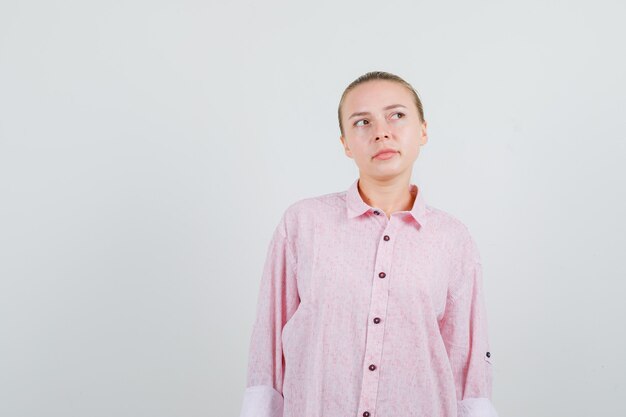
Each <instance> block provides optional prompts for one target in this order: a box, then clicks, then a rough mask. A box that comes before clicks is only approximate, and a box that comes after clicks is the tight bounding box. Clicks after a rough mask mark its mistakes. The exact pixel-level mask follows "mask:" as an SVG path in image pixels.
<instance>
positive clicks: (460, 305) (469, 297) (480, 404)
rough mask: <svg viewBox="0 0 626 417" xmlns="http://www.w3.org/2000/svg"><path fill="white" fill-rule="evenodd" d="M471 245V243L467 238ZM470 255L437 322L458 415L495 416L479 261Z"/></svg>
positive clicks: (467, 416)
mask: <svg viewBox="0 0 626 417" xmlns="http://www.w3.org/2000/svg"><path fill="white" fill-rule="evenodd" d="M471 244H472V245H475V244H474V242H473V241H471ZM472 253H474V254H475V256H474V257H472V258H471V260H470V261H469V262H466V264H468V267H465V268H463V270H464V272H463V273H462V275H463V277H462V279H461V280H460V281H459V282H460V284H459V286H458V288H456V291H455V292H453V293H450V294H449V296H448V299H447V303H446V309H445V312H444V316H443V319H442V321H441V323H440V331H441V336H442V338H443V341H444V344H445V346H446V350H447V352H448V357H449V359H450V366H451V368H452V373H453V375H454V381H455V385H456V396H457V405H458V417H497V413H496V410H495V408H494V407H493V404H492V402H491V391H492V375H493V374H492V365H493V356H492V355H491V352H490V348H489V338H488V334H487V315H486V308H485V300H484V294H483V283H482V264H481V262H480V257H479V256H478V252H477V251H476V248H475V246H474V247H473V252H472Z"/></svg>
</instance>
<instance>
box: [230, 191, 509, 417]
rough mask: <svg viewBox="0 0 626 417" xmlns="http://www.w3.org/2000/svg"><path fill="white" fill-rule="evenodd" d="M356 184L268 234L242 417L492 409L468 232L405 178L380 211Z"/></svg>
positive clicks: (286, 218) (480, 413) (477, 267)
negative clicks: (406, 206)
mask: <svg viewBox="0 0 626 417" xmlns="http://www.w3.org/2000/svg"><path fill="white" fill-rule="evenodd" d="M358 182H359V180H358V179H357V180H355V181H354V182H353V183H352V185H351V186H350V187H349V188H348V189H347V190H346V191H342V192H337V193H331V194H325V195H321V196H317V197H311V198H305V199H302V200H299V201H297V202H295V203H293V204H292V205H290V206H289V207H288V208H287V209H286V210H285V212H284V213H283V215H282V217H281V219H280V222H279V223H278V225H277V227H276V229H275V230H274V233H273V236H272V239H271V242H270V244H269V247H268V250H267V256H266V260H265V266H264V269H263V273H262V276H261V281H260V289H259V295H258V303H257V310H256V320H255V323H254V326H253V330H252V335H251V338H250V349H249V358H248V373H247V384H246V390H245V393H244V406H243V407H242V411H241V417H346V416H355V417H360V416H364V417H497V413H496V411H495V409H494V407H493V404H492V403H491V391H492V366H493V363H494V355H493V354H492V352H491V351H490V348H489V340H488V335H487V317H486V310H485V300H484V294H483V283H482V265H481V259H480V255H479V251H478V248H477V245H476V243H475V241H474V239H473V238H472V236H471V235H470V233H469V230H468V228H467V227H466V226H465V225H464V224H463V223H462V222H461V221H460V220H458V219H457V218H455V217H453V216H452V215H450V214H448V213H446V212H444V211H442V210H440V209H437V208H435V207H432V206H430V205H428V204H426V202H425V200H424V196H423V193H422V190H421V188H418V187H417V186H416V185H415V184H410V185H409V189H410V192H411V193H413V195H416V198H415V202H414V204H413V207H412V209H411V210H410V211H398V212H395V213H393V214H392V215H391V218H387V216H386V215H385V213H384V212H383V211H382V210H381V209H379V208H376V207H370V206H369V205H367V204H366V203H365V202H364V201H363V199H362V198H361V195H360V194H359V191H358Z"/></svg>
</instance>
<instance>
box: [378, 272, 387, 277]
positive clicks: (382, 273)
mask: <svg viewBox="0 0 626 417" xmlns="http://www.w3.org/2000/svg"><path fill="white" fill-rule="evenodd" d="M386 276H387V274H385V273H384V272H381V273H380V274H378V277H379V278H385V277H386Z"/></svg>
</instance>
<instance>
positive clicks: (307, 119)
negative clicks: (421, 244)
mask: <svg viewBox="0 0 626 417" xmlns="http://www.w3.org/2000/svg"><path fill="white" fill-rule="evenodd" d="M625 12H626V6H624V4H623V2H619V1H614V2H609V1H593V2H582V1H576V2H564V1H562V2H555V1H537V0H532V1H517V2H511V3H509V2H503V1H492V2H487V1H473V2H467V1H457V2H432V1H431V2H419V1H417V2H416V1H406V2H393V1H389V2H381V1H377V2H365V1H352V2H330V1H316V2H314V3H308V4H299V3H298V2H288V1H283V2H278V1H273V2H259V1H248V2H231V3H228V2H220V3H217V2H212V1H209V2H207V1H184V0H183V1H180V0H179V1H169V2H166V1H154V0H153V1H147V0H146V1H137V0H132V1H28V0H26V1H22V0H20V1H11V2H10V1H8V0H2V2H1V3H0V415H2V416H7V417H18V416H19V417H42V416H59V417H61V416H63V417H79V416H80V417H84V416H90V417H97V416H103V417H104V416H107V417H108V416H117V417H124V416H150V417H161V416H176V417H179V416H189V417H200V416H218V415H219V416H237V415H238V414H239V410H240V406H241V400H242V396H243V391H244V389H245V378H246V366H247V359H248V357H247V355H248V347H249V346H248V343H249V338H250V332H251V329H252V324H253V321H254V313H255V308H256V305H255V303H256V297H257V291H258V285H259V280H260V276H261V270H262V262H263V260H264V257H265V251H266V249H267V245H268V243H269V239H270V236H271V232H272V231H273V229H274V227H275V225H276V223H277V221H278V219H279V217H280V215H281V214H282V212H283V210H284V209H285V208H286V207H287V206H288V205H289V204H291V203H292V202H294V201H296V200H297V199H300V198H305V197H310V196H315V195H320V194H324V193H330V192H336V191H342V190H345V189H346V188H347V187H348V186H349V185H350V184H351V183H352V181H353V180H354V179H355V178H356V177H357V175H358V173H357V170H356V166H355V165H354V162H353V161H352V160H350V159H348V158H347V157H346V156H345V155H344V153H343V149H342V148H341V145H340V142H339V128H338V124H337V114H336V112H337V105H338V102H339V97H340V95H341V93H342V91H343V89H344V88H345V87H346V86H347V85H348V83H349V82H351V81H352V80H353V79H355V78H356V77H357V76H359V75H361V74H363V73H365V72H367V71H371V70H383V71H390V72H392V73H396V74H398V75H400V76H401V77H403V78H405V79H406V80H407V81H409V82H410V83H412V84H413V86H414V87H415V88H416V89H417V91H418V93H419V94H420V96H421V98H422V100H423V103H424V109H425V116H426V119H427V121H428V123H429V125H428V126H429V130H428V131H429V136H430V140H429V142H428V144H427V145H426V146H424V147H423V148H422V153H421V155H420V157H419V159H418V161H417V163H416V165H415V169H414V178H413V181H414V182H415V183H417V184H418V185H420V186H421V187H422V190H423V192H424V195H425V198H426V199H427V202H428V203H429V204H431V205H433V206H435V207H438V208H440V209H443V210H445V211H447V212H449V213H451V214H453V215H455V216H457V217H458V218H459V219H461V220H462V221H463V222H464V223H465V224H466V225H467V226H468V227H469V229H470V231H471V232H472V233H473V235H474V237H475V239H476V241H477V243H478V245H479V248H480V251H481V257H482V260H483V266H484V280H485V281H484V282H485V287H486V288H485V289H486V300H487V306H488V314H489V329H490V339H491V345H492V351H493V355H494V356H493V359H494V361H495V365H494V366H495V368H494V369H495V370H494V391H493V402H494V404H495V406H496V409H497V410H498V412H499V414H500V416H501V417H530V416H532V417H553V416H568V417H588V416H590V415H602V416H623V415H626V403H624V401H623V398H622V396H623V393H624V391H625V389H626V385H625V383H624V374H626V360H625V356H624V353H625V352H626V337H625V331H624V327H625V326H624V324H623V321H624V317H626V306H625V303H624V302H623V297H624V290H625V285H624V280H625V278H626V267H625V266H624V265H625V264H624V255H623V252H624V249H625V247H626V242H625V235H626V230H625V229H626V227H625V226H626V224H625V221H624V217H623V215H624V212H625V211H626V207H625V205H626V204H625V196H624V186H625V184H624V182H625V181H624V180H625V178H626V172H625V169H624V165H623V162H624V158H625V156H626V155H625V154H626V152H625V151H626V146H625V144H624V143H625V141H626V135H625V134H624V132H625V131H626V118H625V117H624V116H625V110H626V106H625V104H626V98H625V97H626V81H625V76H624V74H626V59H625V56H624V39H626V30H625V29H624V25H623V23H624V15H625Z"/></svg>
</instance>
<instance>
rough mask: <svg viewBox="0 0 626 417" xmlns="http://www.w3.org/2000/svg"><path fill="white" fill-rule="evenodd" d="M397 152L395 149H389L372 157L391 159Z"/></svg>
mask: <svg viewBox="0 0 626 417" xmlns="http://www.w3.org/2000/svg"><path fill="white" fill-rule="evenodd" d="M397 153H398V152H397V151H391V152H383V153H381V154H378V156H375V157H374V159H391V158H393V157H394V156H395V155H396V154H397Z"/></svg>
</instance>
